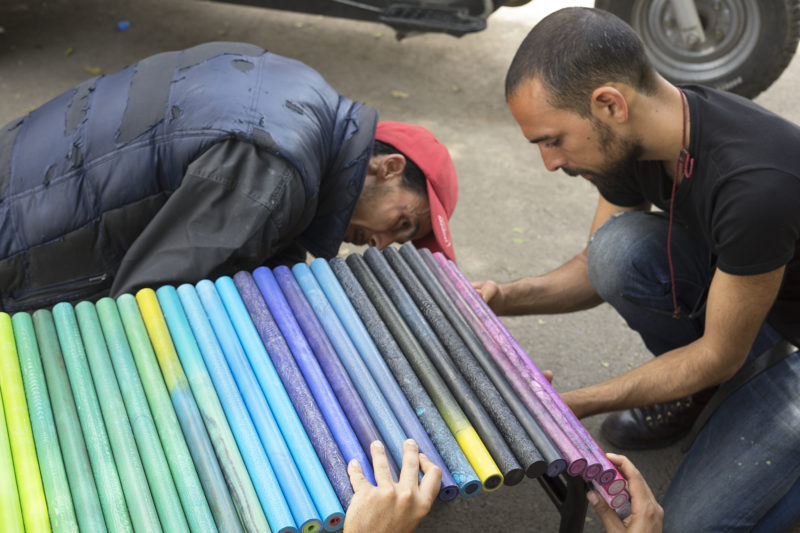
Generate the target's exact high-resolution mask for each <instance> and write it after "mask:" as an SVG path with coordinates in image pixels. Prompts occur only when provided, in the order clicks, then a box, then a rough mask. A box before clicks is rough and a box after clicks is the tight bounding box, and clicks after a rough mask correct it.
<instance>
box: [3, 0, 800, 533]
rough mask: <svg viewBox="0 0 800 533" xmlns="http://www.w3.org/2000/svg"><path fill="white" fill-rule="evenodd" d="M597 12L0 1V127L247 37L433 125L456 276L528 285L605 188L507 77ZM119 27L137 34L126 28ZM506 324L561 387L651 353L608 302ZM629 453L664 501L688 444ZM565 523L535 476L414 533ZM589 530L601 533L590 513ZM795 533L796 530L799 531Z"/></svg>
mask: <svg viewBox="0 0 800 533" xmlns="http://www.w3.org/2000/svg"><path fill="white" fill-rule="evenodd" d="M590 4H591V2H566V1H555V0H533V1H532V2H531V3H530V4H529V5H527V6H525V7H522V8H502V9H501V10H499V11H498V12H497V13H495V14H494V15H493V16H492V17H491V18H490V19H489V26H488V28H487V29H486V30H485V31H483V32H480V33H477V34H471V35H467V36H464V37H462V38H455V37H452V36H449V35H437V34H426V35H416V36H411V37H409V38H407V39H405V40H402V41H398V40H396V39H395V36H394V31H393V30H392V29H391V28H388V27H386V26H382V25H379V24H374V23H368V22H359V21H347V20H340V19H333V18H326V17H321V16H314V15H301V14H294V13H287V12H279V11H274V10H267V9H261V8H256V7H249V6H242V5H232V4H226V3H213V2H204V1H199V0H138V1H136V2H125V1H121V0H79V1H74V0H73V1H69V0H52V1H47V2H43V1H41V0H35V1H34V0H30V1H25V0H3V2H2V3H0V27H2V31H0V124H5V123H6V122H8V121H10V120H12V119H14V118H16V117H18V116H21V115H23V114H24V113H26V112H28V111H29V110H31V109H33V108H35V107H37V106H38V105H40V104H42V103H44V102H46V101H47V100H49V99H50V98H52V97H54V96H56V95H58V94H60V93H61V92H63V91H65V90H67V89H69V88H71V87H72V86H74V85H76V84H78V83H80V82H82V81H84V80H85V79H87V78H89V77H91V76H93V75H96V74H97V73H103V72H105V73H110V72H113V71H115V70H117V69H119V68H122V67H124V66H125V65H128V64H130V63H133V62H135V61H136V60H138V59H141V58H143V57H146V56H148V55H151V54H155V53H158V52H162V51H166V50H177V49H182V48H187V47H190V46H193V45H196V44H199V43H202V42H208V41H217V40H226V41H247V42H252V43H255V44H257V45H260V46H262V47H264V48H266V49H268V50H271V51H273V52H276V53H278V54H282V55H287V56H291V57H294V58H296V59H299V60H302V61H304V62H306V63H307V64H309V65H311V66H312V67H314V68H316V69H317V70H318V71H319V72H320V73H322V75H323V76H324V77H325V78H326V79H327V80H328V81H329V82H330V83H331V84H332V85H333V86H334V87H335V88H336V89H337V90H339V92H341V93H342V94H345V95H347V96H349V97H351V98H354V99H357V100H361V101H363V102H365V103H367V104H368V105H371V106H373V107H375V108H377V109H378V110H379V112H380V115H381V118H383V119H388V120H401V121H406V122H415V123H419V124H422V125H424V126H426V127H427V128H429V129H430V130H431V131H433V132H434V133H435V134H436V135H437V137H438V138H439V139H440V140H441V141H442V142H444V143H445V144H446V145H447V146H448V147H449V149H450V152H451V154H452V157H453V160H454V163H455V166H456V169H457V170H458V173H459V176H460V190H459V203H458V207H457V209H456V212H455V214H454V216H453V218H452V221H451V230H452V233H453V236H454V240H455V244H456V251H457V256H458V264H459V266H460V268H461V270H462V271H463V272H464V273H465V274H466V275H467V277H468V278H470V279H472V280H483V279H495V280H497V281H508V280H513V279H518V278H520V277H523V276H526V275H529V274H534V273H543V272H545V271H548V270H551V269H553V268H555V267H557V266H559V265H561V264H562V263H563V262H565V261H567V260H569V259H570V258H572V257H573V256H574V255H575V254H577V253H578V252H579V251H580V250H581V249H582V248H583V246H584V244H585V242H586V238H587V234H588V229H589V226H590V223H591V218H592V215H593V212H594V208H595V205H596V201H597V193H596V191H595V190H594V188H593V187H592V186H591V185H590V184H588V183H586V182H584V181H583V180H581V179H579V178H569V177H567V176H566V175H564V174H563V173H557V174H553V173H549V172H547V171H546V169H545V168H544V167H543V165H542V163H541V160H540V158H539V154H538V150H537V149H536V148H535V147H533V146H531V145H530V144H529V143H528V142H527V141H526V140H525V139H524V138H523V137H522V135H521V134H520V132H519V130H518V128H517V126H516V124H515V123H514V121H513V119H512V117H511V115H510V113H509V112H508V110H507V108H506V105H505V101H504V98H503V79H504V76H505V72H506V68H507V66H508V64H509V62H510V60H511V57H512V56H513V54H514V52H515V51H516V48H517V46H518V44H519V43H520V41H521V40H522V39H523V37H524V36H525V35H526V34H527V32H528V30H529V29H530V28H531V26H532V25H533V24H534V23H535V22H536V21H537V20H539V19H540V18H541V17H542V16H544V15H545V14H547V13H548V12H550V11H552V10H555V9H557V8H559V7H563V6H565V5H590ZM121 21H127V22H128V23H129V27H128V29H125V30H120V29H119V28H118V23H120V22H121ZM798 83H800V63H798V60H797V59H795V60H794V61H793V62H792V63H791V64H790V66H789V68H788V69H787V71H786V72H784V74H783V75H782V77H781V78H780V79H779V80H778V81H777V82H776V83H775V84H774V85H773V86H772V87H771V88H770V89H768V90H767V91H766V92H764V93H763V94H762V95H760V96H759V97H758V98H756V101H757V102H759V103H760V104H762V105H764V106H765V107H767V108H768V109H771V110H773V111H775V112H777V113H779V114H781V115H783V116H785V117H787V118H789V119H790V120H793V121H795V122H800V106H798V105H797V101H798V97H797V92H796V87H797V86H798ZM347 251H348V250H347V247H344V248H343V253H346V252H347ZM350 251H358V250H357V249H354V250H350ZM504 322H505V323H506V325H507V326H508V327H509V328H510V330H511V331H512V333H513V334H514V336H515V338H516V339H517V340H518V341H519V343H520V344H521V345H522V346H523V347H524V348H525V350H526V351H527V352H528V353H529V355H530V356H531V358H532V359H533V360H534V362H535V363H536V364H537V365H538V366H539V368H541V369H550V370H552V371H553V372H554V373H555V381H554V386H555V388H556V389H557V390H559V391H567V390H571V389H574V388H578V387H581V386H586V385H589V384H592V383H595V382H597V381H600V380H603V379H606V378H610V377H612V376H614V375H617V374H619V373H622V372H624V371H626V370H628V369H629V368H631V367H632V366H635V365H638V364H640V363H642V362H645V361H647V360H648V359H649V357H650V355H649V354H648V352H647V351H646V350H645V348H644V347H643V345H642V343H641V341H640V339H639V338H638V336H637V335H635V334H634V333H632V332H631V331H630V330H628V328H627V327H626V326H625V324H624V323H623V321H622V319H621V318H619V317H618V316H617V315H616V314H615V313H614V312H613V310H611V309H610V308H609V307H608V306H600V307H598V308H595V309H592V310H589V311H583V312H579V313H574V314H570V315H559V316H534V317H520V318H507V319H504ZM603 416H604V415H598V416H593V417H590V418H587V419H585V420H584V421H583V422H584V424H585V425H586V427H587V428H588V429H589V430H590V431H591V432H592V434H593V435H594V436H595V438H596V439H597V440H598V443H599V444H600V445H601V447H603V448H604V449H605V450H608V451H614V450H613V448H612V447H611V446H610V445H609V444H607V443H604V442H603V440H602V438H601V437H600V436H599V425H600V423H601V422H602V420H603ZM627 455H628V456H629V457H630V458H631V459H632V460H633V461H634V463H635V464H636V465H637V466H638V467H639V469H640V470H641V471H642V472H643V473H644V475H645V476H646V478H647V480H648V481H649V483H650V485H651V487H652V489H653V491H654V492H655V494H656V496H661V495H663V494H664V492H665V491H666V488H667V486H668V483H669V479H670V477H671V475H672V473H673V472H674V471H675V469H676V468H677V465H678V464H679V462H680V461H681V458H682V454H681V452H680V450H679V445H674V446H671V447H668V448H665V449H661V450H654V451H641V452H629V453H628V454H627ZM698 498H702V494H700V493H699V494H698ZM558 524H559V515H558V513H557V510H556V508H555V506H554V505H553V504H552V503H551V501H550V500H549V499H548V498H547V496H546V495H545V493H544V492H543V491H542V489H541V487H540V486H539V483H537V482H536V481H533V480H525V481H523V482H522V483H521V484H519V485H517V486H514V487H503V488H501V489H500V490H499V491H497V492H494V493H491V494H482V495H480V496H477V497H475V498H471V499H468V500H461V499H459V500H457V501H455V502H452V503H448V504H437V505H436V507H435V509H434V511H433V512H432V513H431V515H430V516H428V517H427V518H426V519H425V520H424V521H423V522H422V524H421V526H420V529H419V530H420V531H422V532H433V531H437V532H439V531H441V532H445V531H464V532H478V531H481V532H483V531H486V532H492V531H546V532H549V531H557V530H558ZM585 531H587V532H596V531H603V528H602V525H601V523H600V521H599V519H598V518H597V516H596V515H595V514H594V512H593V510H591V509H590V510H589V513H588V515H587V517H586V522H585ZM791 531H793V532H800V524H797V525H796V526H795V527H794V528H793V529H792V530H791Z"/></svg>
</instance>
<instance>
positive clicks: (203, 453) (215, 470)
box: [136, 289, 242, 532]
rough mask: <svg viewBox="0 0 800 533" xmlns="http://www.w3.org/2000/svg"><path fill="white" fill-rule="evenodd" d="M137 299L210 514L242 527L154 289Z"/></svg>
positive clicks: (228, 527)
mask: <svg viewBox="0 0 800 533" xmlns="http://www.w3.org/2000/svg"><path fill="white" fill-rule="evenodd" d="M136 303H137V304H138V305H139V310H140V311H141V312H142V320H144V325H145V328H146V329H147V335H148V336H149V337H150V342H152V343H153V350H154V351H155V354H156V359H157V360H158V367H159V368H160V369H161V375H162V376H163V377H164V383H165V384H166V385H167V390H168V391H169V396H170V399H171V400H172V405H173V406H174V407H175V414H176V415H177V417H178V422H179V423H180V425H181V429H182V430H183V436H184V437H186V444H187V445H188V446H189V452H190V453H191V454H192V461H193V462H194V465H195V468H197V475H198V476H199V477H200V484H201V485H202V486H203V491H204V492H205V495H206V498H207V499H208V505H209V507H210V508H211V514H212V515H213V516H214V520H215V521H216V523H217V527H218V528H219V529H220V530H222V531H232V532H236V531H242V524H241V522H240V521H239V517H238V515H237V512H236V507H235V506H234V505H233V500H232V499H231V495H230V493H229V492H228V487H227V486H226V485H225V477H224V476H223V475H222V469H221V468H220V466H219V461H218V460H217V456H216V454H215V453H214V446H213V445H212V444H211V438H210V437H209V436H208V431H207V430H206V426H205V424H204V422H203V417H202V415H201V414H200V408H199V407H198V406H197V401H196V400H195V398H194V396H193V395H192V391H191V388H190V387H189V380H188V379H187V377H186V374H185V373H184V371H183V367H182V366H181V362H180V360H179V359H178V354H177V353H176V351H175V345H174V344H173V342H172V337H170V334H169V329H168V328H167V323H166V321H165V320H164V314H163V312H162V311H161V306H160V305H159V303H158V298H157V297H156V293H155V291H153V289H141V290H139V291H137V292H136Z"/></svg>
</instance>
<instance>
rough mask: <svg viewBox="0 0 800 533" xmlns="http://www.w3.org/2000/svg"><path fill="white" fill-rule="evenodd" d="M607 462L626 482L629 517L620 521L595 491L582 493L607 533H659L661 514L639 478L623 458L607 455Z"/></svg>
mask: <svg viewBox="0 0 800 533" xmlns="http://www.w3.org/2000/svg"><path fill="white" fill-rule="evenodd" d="M607 455H608V458H609V460H610V461H611V462H612V463H614V465H615V466H616V467H617V468H619V471H620V472H621V473H622V476H623V477H624V478H625V479H626V480H627V481H628V491H629V492H630V495H631V514H630V516H628V517H627V518H625V520H620V518H619V516H617V513H616V512H615V511H614V510H613V509H612V508H611V507H609V506H608V505H607V504H606V502H605V501H603V499H602V498H601V497H600V495H599V494H597V493H596V492H595V491H593V490H591V491H589V492H587V493H586V497H587V498H588V499H589V503H591V504H592V507H594V510H595V511H596V512H597V515H598V516H599V517H600V520H602V521H603V525H604V526H605V528H606V531H607V532H608V533H615V532H621V531H630V532H631V533H634V532H635V533H659V532H660V531H661V525H662V522H663V520H664V510H663V509H662V508H661V506H660V505H659V504H658V502H657V501H656V498H655V496H653V492H652V491H651V490H650V487H648V486H647V483H646V482H645V480H644V478H643V477H642V474H640V473H639V471H638V470H637V469H636V467H635V466H633V463H631V462H630V460H629V459H628V458H627V457H624V456H622V455H616V454H613V453H609V454H607Z"/></svg>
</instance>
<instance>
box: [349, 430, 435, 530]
mask: <svg viewBox="0 0 800 533" xmlns="http://www.w3.org/2000/svg"><path fill="white" fill-rule="evenodd" d="M370 448H371V450H370V451H371V452H372V461H373V467H374V471H375V481H376V482H377V483H378V486H377V487H376V486H374V485H372V484H371V483H370V482H369V481H367V478H365V477H364V474H363V473H362V471H361V466H360V465H359V464H358V461H356V460H352V461H350V464H349V465H347V473H348V474H349V475H350V483H351V484H352V485H353V492H354V493H355V494H354V495H353V499H352V500H351V501H350V507H348V509H347V515H346V516H345V519H344V533H362V532H363V533H410V532H411V531H414V529H416V527H417V525H418V524H419V522H420V520H422V519H423V518H424V517H425V515H427V514H428V512H429V511H430V509H431V506H432V505H433V501H434V499H435V498H436V495H437V494H438V493H439V486H440V485H441V481H442V471H441V469H440V468H439V467H438V466H436V465H435V464H433V463H432V462H431V461H430V460H429V459H428V458H427V457H425V456H424V455H423V454H421V453H419V448H418V447H417V444H416V443H415V442H414V441H413V440H407V441H406V442H405V443H404V444H403V466H402V468H401V469H400V480H399V481H398V482H397V483H395V482H394V481H393V480H392V473H391V472H390V471H389V463H388V461H387V460H386V450H385V449H384V448H383V445H382V444H381V443H380V442H379V441H376V442H373V443H372V445H371V447H370ZM420 468H421V469H422V471H423V472H424V475H423V476H422V481H421V482H419V484H417V480H418V479H419V471H420Z"/></svg>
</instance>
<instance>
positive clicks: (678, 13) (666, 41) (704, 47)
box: [221, 0, 800, 98]
mask: <svg viewBox="0 0 800 533" xmlns="http://www.w3.org/2000/svg"><path fill="white" fill-rule="evenodd" d="M221 1H226V2H231V3H238V4H249V5H255V6H260V7H266V8H271V9H282V10H288V11H296V12H303V13H313V14H319V15H326V16H332V17H341V18H349V19H358V20H365V21H372V22H381V23H384V24H386V25H388V26H391V27H392V28H394V29H395V31H396V32H397V37H398V39H402V38H404V37H407V36H409V35H412V34H417V33H424V32H443V33H448V34H450V35H454V36H461V35H464V34H466V33H472V32H477V31H481V30H484V29H485V28H486V25H487V19H488V18H489V16H490V15H491V14H492V13H494V12H495V11H496V10H497V9H498V8H500V7H503V6H509V7H513V6H516V5H522V4H526V3H528V2H529V1H534V2H535V1H536V0H417V1H414V0H406V1H395V0H221ZM595 6H596V7H599V8H601V9H605V10H607V11H610V12H612V13H615V14H616V15H618V16H619V17H620V18H622V19H623V20H625V21H627V22H628V23H629V24H631V26H632V27H633V28H634V29H635V30H636V31H637V33H639V35H640V36H641V38H642V40H643V41H644V44H645V47H646V49H647V51H648V54H649V56H650V58H651V60H652V61H653V64H654V66H655V67H656V69H657V70H658V71H659V72H660V73H661V74H662V75H663V76H664V77H666V78H667V79H669V80H670V81H672V82H674V83H698V84H703V85H709V86H712V87H716V88H719V89H723V90H728V91H731V92H735V93H737V94H741V95H743V96H746V97H748V98H753V97H755V96H756V95H758V94H759V93H760V92H762V91H763V90H765V89H766V88H768V87H769V86H770V85H771V84H772V83H773V82H774V81H775V80H776V79H777V78H778V77H779V76H780V74H781V73H782V72H783V70H784V69H785V68H786V66H787V65H788V64H789V61H790V60H791V59H792V57H793V56H794V54H795V52H796V50H797V43H798V37H800V0H596V1H595Z"/></svg>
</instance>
